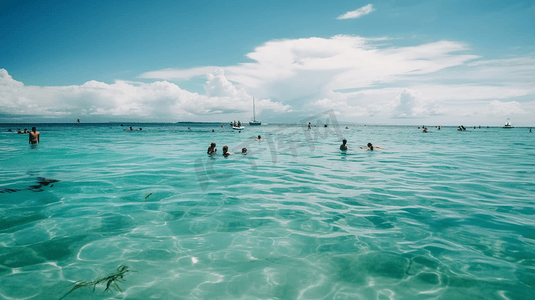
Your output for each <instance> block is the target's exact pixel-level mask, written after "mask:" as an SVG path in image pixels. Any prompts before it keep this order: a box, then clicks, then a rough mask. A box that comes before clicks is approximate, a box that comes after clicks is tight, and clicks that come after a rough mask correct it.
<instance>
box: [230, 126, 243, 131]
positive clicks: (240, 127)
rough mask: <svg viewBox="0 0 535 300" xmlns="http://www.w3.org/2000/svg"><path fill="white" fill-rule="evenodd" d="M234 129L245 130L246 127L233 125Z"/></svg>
mask: <svg viewBox="0 0 535 300" xmlns="http://www.w3.org/2000/svg"><path fill="white" fill-rule="evenodd" d="M232 129H234V130H244V129H245V127H243V126H239V127H238V126H234V127H232Z"/></svg>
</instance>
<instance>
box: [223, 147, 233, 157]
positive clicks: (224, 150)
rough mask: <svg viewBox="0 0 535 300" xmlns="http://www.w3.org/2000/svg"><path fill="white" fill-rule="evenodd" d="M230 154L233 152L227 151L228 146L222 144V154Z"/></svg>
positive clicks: (225, 155)
mask: <svg viewBox="0 0 535 300" xmlns="http://www.w3.org/2000/svg"><path fill="white" fill-rule="evenodd" d="M231 154H234V153H232V152H228V146H227V145H225V146H223V156H224V157H227V156H229V155H231Z"/></svg>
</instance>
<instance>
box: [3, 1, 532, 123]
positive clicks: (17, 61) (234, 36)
mask: <svg viewBox="0 0 535 300" xmlns="http://www.w3.org/2000/svg"><path fill="white" fill-rule="evenodd" d="M344 15H345V16H347V17H343V16H344ZM0 28H2V30H0V122H35V121H46V122H55V121H57V122H71V121H72V120H75V119H77V118H80V119H82V121H87V122H106V121H116V120H119V121H148V122H155V121H168V122H176V121H221V122H227V121H229V120H237V119H240V120H242V121H247V120H249V119H250V118H251V116H252V112H251V99H252V97H253V96H254V97H255V98H256V99H257V115H259V117H260V119H262V120H263V121H265V122H296V123H297V122H299V120H300V119H303V118H305V117H307V116H310V115H312V114H315V113H319V112H322V111H326V110H329V109H334V110H335V112H336V113H337V117H338V120H339V121H343V122H354V123H367V124H372V123H375V124H446V125H457V124H461V123H462V124H470V125H472V124H473V125H479V124H481V125H484V124H488V125H502V123H503V122H504V121H505V119H506V118H508V117H510V118H511V119H512V120H513V122H514V124H515V125H525V126H533V125H535V121H534V120H535V118H534V115H535V84H534V82H535V39H534V37H535V1H451V0H450V1H377V2H370V1H318V0H308V1H301V0H297V1H277V0H274V1H242V0H236V1H128V2H125V1H99V0H96V1H55V0H52V1H18V0H0Z"/></svg>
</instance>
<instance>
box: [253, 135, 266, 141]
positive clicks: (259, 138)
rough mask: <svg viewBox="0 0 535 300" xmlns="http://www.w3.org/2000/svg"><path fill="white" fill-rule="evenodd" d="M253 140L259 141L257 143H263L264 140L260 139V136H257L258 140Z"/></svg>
mask: <svg viewBox="0 0 535 300" xmlns="http://www.w3.org/2000/svg"><path fill="white" fill-rule="evenodd" d="M254 140H255V141H259V142H263V141H264V140H263V139H262V137H261V136H258V138H257V139H254Z"/></svg>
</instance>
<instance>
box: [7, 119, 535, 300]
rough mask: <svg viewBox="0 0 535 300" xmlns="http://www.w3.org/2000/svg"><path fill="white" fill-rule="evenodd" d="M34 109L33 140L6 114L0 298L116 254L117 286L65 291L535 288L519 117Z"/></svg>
mask: <svg viewBox="0 0 535 300" xmlns="http://www.w3.org/2000/svg"><path fill="white" fill-rule="evenodd" d="M125 125H130V124H125ZM37 126H38V128H37V129H38V130H39V131H40V132H41V143H40V144H39V145H38V146H30V145H29V144H28V136H27V135H22V134H16V133H9V132H7V129H8V128H11V129H12V130H15V129H16V128H18V127H21V128H24V127H22V126H15V125H11V126H8V125H2V126H0V153H1V156H0V191H1V192H0V299H59V298H60V297H62V296H63V295H65V294H66V293H67V292H68V291H69V290H70V289H71V288H72V287H73V284H74V282H77V281H87V282H89V281H92V280H95V279H97V278H100V277H104V276H106V275H108V274H110V273H113V272H114V271H115V270H116V269H117V267H118V266H120V265H125V266H128V267H129V269H130V270H133V271H135V272H128V273H126V274H125V276H124V278H123V280H124V281H123V282H118V285H119V287H120V288H121V289H122V292H121V291H116V290H115V289H111V288H110V289H111V291H107V292H104V289H105V288H106V284H105V283H104V284H100V285H97V286H96V289H95V290H94V291H93V289H92V288H88V287H86V288H80V289H76V290H74V291H72V292H71V293H70V294H68V295H67V296H66V297H65V298H64V299H381V300H382V299H533V297H534V296H533V295H534V294H535V183H534V180H535V133H530V132H529V129H527V128H515V129H508V130H506V129H501V128H481V129H473V128H469V129H468V130H467V131H465V132H457V130H456V128H453V127H449V128H444V127H443V128H442V130H440V131H438V130H437V129H436V128H434V127H430V129H429V132H428V133H427V134H424V133H422V132H421V130H419V129H417V127H415V126H412V127H401V126H400V127H396V126H356V125H348V129H345V125H344V126H341V127H336V126H330V127H328V128H324V127H323V126H318V127H315V128H313V130H310V131H308V130H306V129H303V128H302V127H301V126H299V125H268V126H260V127H247V128H246V129H245V130H244V131H242V132H237V131H233V130H232V129H230V128H229V126H228V125H227V124H225V127H224V128H221V127H220V126H219V124H135V125H134V127H140V126H141V127H143V130H142V131H132V132H126V131H124V130H123V129H124V128H125V127H121V126H120V124H93V125H90V124H79V125H77V124H72V125H61V124H59V125H54V124H40V125H37ZM188 126H190V127H191V130H188V129H187V127H188ZM26 128H28V129H30V128H31V126H26ZM212 129H214V132H212ZM257 135H262V137H263V138H264V139H265V141H263V142H255V141H253V137H254V136H257ZM342 138H347V139H348V145H349V147H350V150H349V151H348V152H347V153H341V151H340V150H338V148H339V145H340V141H341V139H342ZM211 142H216V143H217V148H218V155H216V156H215V157H213V158H210V157H208V156H207V155H206V149H207V147H208V145H209V144H210V143H211ZM367 142H372V143H373V144H374V145H377V146H382V147H385V148H386V149H384V150H380V149H377V150H375V151H365V150H361V149H360V148H359V147H360V146H364V145H365V144H366V143H367ZM225 144H226V145H228V146H229V147H230V148H231V150H234V151H236V148H238V149H241V148H242V147H247V148H248V149H249V154H248V155H247V156H242V155H232V156H229V157H228V158H224V157H222V156H221V155H220V154H221V152H222V147H223V145H225ZM43 178H46V179H47V180H48V181H46V180H45V181H43V180H44V179H43ZM51 179H54V180H59V181H57V182H52V181H51Z"/></svg>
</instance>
